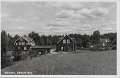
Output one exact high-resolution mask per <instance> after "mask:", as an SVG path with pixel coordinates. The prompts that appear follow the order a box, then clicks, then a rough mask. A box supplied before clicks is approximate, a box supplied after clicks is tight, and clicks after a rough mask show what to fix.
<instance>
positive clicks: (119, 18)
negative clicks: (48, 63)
mask: <svg viewBox="0 0 120 78" xmlns="http://www.w3.org/2000/svg"><path fill="white" fill-rule="evenodd" d="M1 1H10V2H19V1H29V2H35V1H55V2H116V3H117V75H0V77H15V78H16V77H22V78H23V77H46V78H48V77H51V78H56V77H63V78H65V77H67V78H68V77H70V78H75V77H76V78H81V77H82V78H96V77H97V78H120V53H119V51H120V48H119V47H120V26H119V25H120V0H0V12H1ZM0 16H1V13H0ZM0 21H1V18H0ZM0 25H1V22H0ZM0 29H1V26H0ZM0 40H1V34H0ZM0 48H1V44H0ZM0 59H1V58H0ZM0 61H1V60H0ZM0 66H1V64H0ZM0 72H1V70H0Z"/></svg>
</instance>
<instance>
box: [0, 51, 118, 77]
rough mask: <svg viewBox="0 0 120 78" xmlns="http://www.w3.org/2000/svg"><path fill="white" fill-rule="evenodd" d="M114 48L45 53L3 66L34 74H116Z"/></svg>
mask: <svg viewBox="0 0 120 78" xmlns="http://www.w3.org/2000/svg"><path fill="white" fill-rule="evenodd" d="M116 57H117V56H116V50H110V51H94V52H92V51H83V50H81V51H77V52H76V53H58V54H46V55H42V56H39V57H35V58H33V59H31V60H23V61H18V62H16V63H15V64H14V65H12V66H9V67H6V68H3V69H2V70H1V72H2V74H5V72H15V73H14V74H16V73H17V72H32V74H34V75H116V71H117V69H116V61H117V60H116Z"/></svg>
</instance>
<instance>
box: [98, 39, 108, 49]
mask: <svg viewBox="0 0 120 78" xmlns="http://www.w3.org/2000/svg"><path fill="white" fill-rule="evenodd" d="M108 42H109V39H102V38H100V45H101V46H102V47H105V46H107V43H108Z"/></svg>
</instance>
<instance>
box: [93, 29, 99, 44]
mask: <svg viewBox="0 0 120 78" xmlns="http://www.w3.org/2000/svg"><path fill="white" fill-rule="evenodd" d="M99 42H100V32H99V30H97V31H94V32H93V36H92V43H93V44H98V43H99Z"/></svg>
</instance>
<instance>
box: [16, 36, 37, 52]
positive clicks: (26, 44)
mask: <svg viewBox="0 0 120 78" xmlns="http://www.w3.org/2000/svg"><path fill="white" fill-rule="evenodd" d="M34 45H35V42H34V41H33V39H31V38H28V37H20V38H18V39H17V40H16V41H15V42H14V46H15V48H16V49H17V50H20V51H27V50H29V49H30V47H31V46H34Z"/></svg>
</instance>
